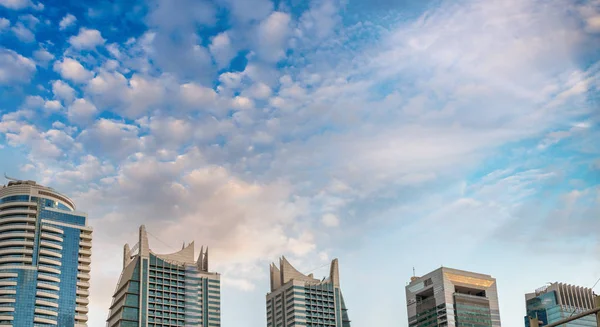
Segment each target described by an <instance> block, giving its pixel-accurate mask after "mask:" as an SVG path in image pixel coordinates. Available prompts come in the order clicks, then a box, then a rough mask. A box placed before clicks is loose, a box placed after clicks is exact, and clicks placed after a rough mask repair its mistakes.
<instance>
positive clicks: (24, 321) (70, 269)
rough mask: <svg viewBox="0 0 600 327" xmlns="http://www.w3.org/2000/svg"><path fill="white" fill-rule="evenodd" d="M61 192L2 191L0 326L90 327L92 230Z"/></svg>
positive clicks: (31, 186)
mask: <svg viewBox="0 0 600 327" xmlns="http://www.w3.org/2000/svg"><path fill="white" fill-rule="evenodd" d="M86 220H87V218H86V214H85V213H83V212H77V211H76V208H75V204H74V203H73V201H72V200H71V199H69V198H68V197H66V196H64V195H62V194H60V193H58V192H57V191H55V190H53V189H51V188H49V187H44V186H41V185H38V184H36V183H35V182H33V181H19V180H10V181H9V183H8V185H5V186H2V188H1V189H0V325H2V326H19V327H27V326H60V327H83V326H87V312H88V308H87V306H88V302H89V301H88V296H89V292H88V289H89V286H90V284H89V280H90V263H91V255H92V252H91V251H92V229H91V228H90V227H88V226H87V225H86Z"/></svg>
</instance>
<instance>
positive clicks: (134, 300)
mask: <svg viewBox="0 0 600 327" xmlns="http://www.w3.org/2000/svg"><path fill="white" fill-rule="evenodd" d="M123 252H124V253H123V272H122V273H121V277H120V278H119V282H118V284H117V288H116V290H115V293H114V296H113V302H112V304H111V306H110V312H109V315H108V323H107V326H108V327H163V326H164V327H167V326H190V327H196V326H202V327H218V326H221V309H220V308H221V295H220V293H221V291H220V276H219V274H217V273H212V272H209V271H208V249H206V250H204V249H202V250H200V255H199V256H198V258H197V259H196V258H195V256H194V242H192V243H190V244H188V245H187V246H185V244H184V245H183V247H182V249H181V250H180V251H178V252H175V253H171V254H157V253H154V252H152V250H150V247H149V245H148V234H147V232H146V228H145V227H144V226H141V227H140V230H139V241H138V243H137V244H136V245H134V246H133V247H132V248H130V247H129V245H128V244H125V247H124V251H123Z"/></svg>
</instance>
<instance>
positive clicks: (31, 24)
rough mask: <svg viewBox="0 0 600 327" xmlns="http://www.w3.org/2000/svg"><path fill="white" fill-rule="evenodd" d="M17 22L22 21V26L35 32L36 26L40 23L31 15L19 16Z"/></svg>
mask: <svg viewBox="0 0 600 327" xmlns="http://www.w3.org/2000/svg"><path fill="white" fill-rule="evenodd" d="M19 20H20V21H22V22H23V23H24V24H27V27H28V28H29V29H32V30H35V28H36V26H37V24H39V23H40V20H39V19H38V18H37V17H35V16H33V15H32V14H27V15H23V16H19Z"/></svg>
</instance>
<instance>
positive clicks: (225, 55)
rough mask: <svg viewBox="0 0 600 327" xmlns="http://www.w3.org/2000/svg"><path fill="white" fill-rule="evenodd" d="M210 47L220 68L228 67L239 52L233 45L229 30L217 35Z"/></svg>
mask: <svg viewBox="0 0 600 327" xmlns="http://www.w3.org/2000/svg"><path fill="white" fill-rule="evenodd" d="M208 49H209V50H210V53H211V54H212V56H213V58H214V59H215V61H216V62H217V65H218V66H219V68H224V67H227V66H228V65H229V62H230V61H231V59H233V58H234V57H235V55H236V54H237V50H236V49H235V48H234V47H233V44H232V43H231V39H230V38H229V34H228V33H227V32H223V33H220V34H218V35H217V36H215V37H214V38H213V39H212V42H211V44H210V46H209V47H208Z"/></svg>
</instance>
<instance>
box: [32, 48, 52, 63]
mask: <svg viewBox="0 0 600 327" xmlns="http://www.w3.org/2000/svg"><path fill="white" fill-rule="evenodd" d="M33 57H34V58H35V59H36V60H37V62H38V64H39V65H40V66H46V65H48V63H49V62H50V61H52V60H53V59H54V55H53V54H51V53H50V52H48V50H46V49H43V48H40V49H38V50H35V51H34V52H33Z"/></svg>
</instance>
